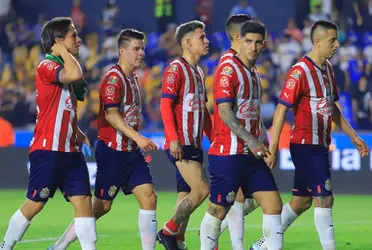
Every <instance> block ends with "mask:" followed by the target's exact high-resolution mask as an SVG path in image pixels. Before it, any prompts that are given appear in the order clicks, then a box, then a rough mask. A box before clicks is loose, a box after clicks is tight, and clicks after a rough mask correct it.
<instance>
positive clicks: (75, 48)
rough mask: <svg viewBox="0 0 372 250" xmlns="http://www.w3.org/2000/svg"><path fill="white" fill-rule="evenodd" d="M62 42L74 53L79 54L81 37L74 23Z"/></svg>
mask: <svg viewBox="0 0 372 250" xmlns="http://www.w3.org/2000/svg"><path fill="white" fill-rule="evenodd" d="M62 43H63V44H64V45H65V46H66V48H67V50H68V52H70V53H71V54H72V55H74V56H77V55H79V51H80V44H81V38H80V37H79V36H78V33H77V31H76V29H75V26H74V25H73V24H71V25H70V27H68V32H67V34H66V36H65V38H64V39H63V40H62Z"/></svg>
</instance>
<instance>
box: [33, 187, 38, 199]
mask: <svg viewBox="0 0 372 250" xmlns="http://www.w3.org/2000/svg"><path fill="white" fill-rule="evenodd" d="M36 193H37V190H36V189H35V190H34V193H33V194H32V198H35V197H36Z"/></svg>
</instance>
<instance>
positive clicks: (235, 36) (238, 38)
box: [233, 32, 240, 42]
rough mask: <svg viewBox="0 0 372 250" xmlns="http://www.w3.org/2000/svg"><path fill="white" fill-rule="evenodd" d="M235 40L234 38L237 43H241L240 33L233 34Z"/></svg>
mask: <svg viewBox="0 0 372 250" xmlns="http://www.w3.org/2000/svg"><path fill="white" fill-rule="evenodd" d="M233 38H234V40H235V41H237V42H239V41H240V34H239V32H236V33H234V34H233Z"/></svg>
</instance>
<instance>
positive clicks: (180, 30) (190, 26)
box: [176, 20, 205, 45]
mask: <svg viewBox="0 0 372 250" xmlns="http://www.w3.org/2000/svg"><path fill="white" fill-rule="evenodd" d="M196 29H202V30H205V24H204V23H202V22H200V21H197V20H194V21H190V22H187V23H183V24H181V25H180V26H178V27H177V29H176V40H177V42H178V43H179V44H180V45H182V39H183V38H184V37H185V35H186V34H187V33H189V32H193V31H194V30H196Z"/></svg>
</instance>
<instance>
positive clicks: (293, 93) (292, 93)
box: [279, 67, 306, 108]
mask: <svg viewBox="0 0 372 250" xmlns="http://www.w3.org/2000/svg"><path fill="white" fill-rule="evenodd" d="M305 78H306V76H305V74H304V73H303V70H302V68H301V67H293V68H292V69H291V70H290V71H289V72H288V75H287V77H286V80H285V82H284V86H283V89H282V92H281V94H280V98H279V103H281V104H283V105H284V106H287V107H288V108H292V107H293V106H294V105H295V104H296V103H297V102H298V100H299V98H300V97H301V95H302V93H303V86H304V84H303V82H304V80H305Z"/></svg>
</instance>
